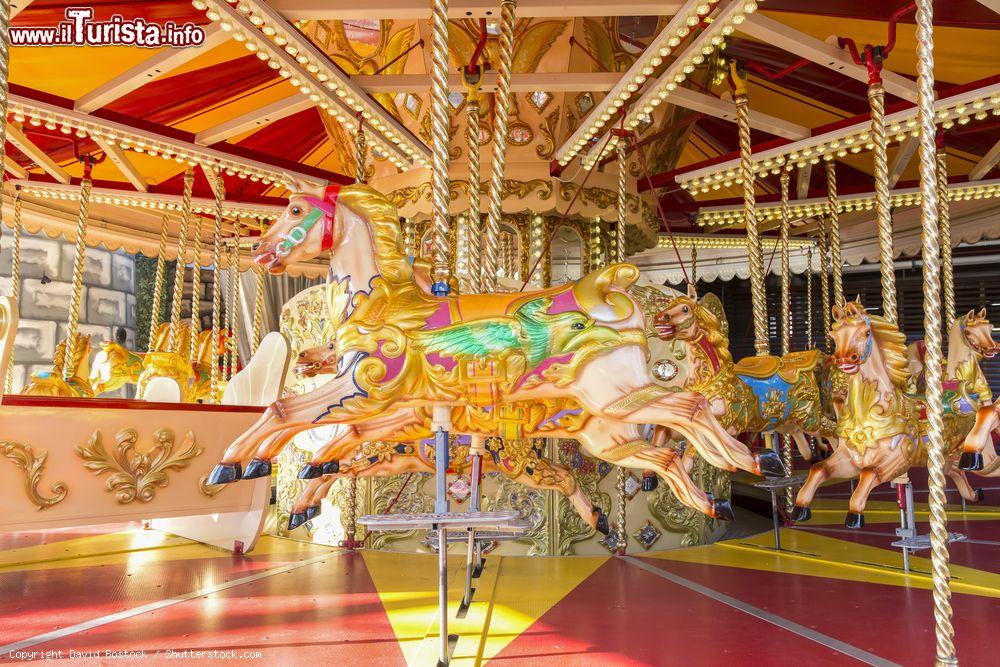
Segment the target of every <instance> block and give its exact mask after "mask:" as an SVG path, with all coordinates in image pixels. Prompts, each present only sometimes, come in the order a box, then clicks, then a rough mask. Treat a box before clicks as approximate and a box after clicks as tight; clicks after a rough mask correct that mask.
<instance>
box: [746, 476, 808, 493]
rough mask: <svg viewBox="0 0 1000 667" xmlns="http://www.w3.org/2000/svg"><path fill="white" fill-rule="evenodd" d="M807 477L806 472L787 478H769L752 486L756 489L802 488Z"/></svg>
mask: <svg viewBox="0 0 1000 667" xmlns="http://www.w3.org/2000/svg"><path fill="white" fill-rule="evenodd" d="M807 477H809V473H808V472H799V473H795V474H794V475H789V476H788V477H769V478H766V479H762V480H760V481H759V482H754V484H753V485H754V486H756V487H757V488H758V489H787V488H789V487H793V486H802V485H803V484H805V481H806V478H807Z"/></svg>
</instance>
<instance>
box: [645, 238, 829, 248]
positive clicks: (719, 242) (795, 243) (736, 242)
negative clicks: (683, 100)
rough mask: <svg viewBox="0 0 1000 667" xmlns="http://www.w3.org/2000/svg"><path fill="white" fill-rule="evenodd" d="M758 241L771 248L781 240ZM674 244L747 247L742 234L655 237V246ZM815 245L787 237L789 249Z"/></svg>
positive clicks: (682, 245)
mask: <svg viewBox="0 0 1000 667" xmlns="http://www.w3.org/2000/svg"><path fill="white" fill-rule="evenodd" d="M760 242H761V246H762V247H763V248H764V249H765V250H772V249H774V248H775V247H776V246H777V245H778V244H779V243H780V242H781V240H780V239H775V238H771V237H763V238H761V240H760ZM674 244H676V245H677V247H678V248H680V249H684V250H690V249H692V248H697V249H698V250H704V249H707V250H742V249H745V248H746V247H747V240H746V238H744V237H742V236H711V235H706V236H685V235H677V234H675V235H674V237H673V239H672V240H671V238H670V235H669V234H660V235H659V236H658V237H657V239H656V247H657V248H673V247H674ZM815 245H816V242H815V241H814V240H812V239H803V238H794V239H788V247H789V248H790V249H791V250H798V249H800V248H812V247H814V246H815Z"/></svg>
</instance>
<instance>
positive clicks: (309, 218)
mask: <svg viewBox="0 0 1000 667" xmlns="http://www.w3.org/2000/svg"><path fill="white" fill-rule="evenodd" d="M290 180H291V181H292V194H291V195H289V197H288V205H287V206H285V210H284V211H282V212H281V215H280V216H278V219H277V220H275V221H274V223H273V224H272V225H271V226H270V227H269V228H268V230H267V231H266V232H265V233H264V234H263V236H261V238H260V241H259V242H258V243H257V246H256V247H255V248H254V250H253V255H252V256H253V259H254V261H256V262H257V263H258V264H260V265H262V266H264V267H266V268H267V270H268V271H269V272H270V273H273V274H280V273H283V272H284V271H285V269H286V268H287V267H288V265H289V264H292V263H294V262H299V261H305V260H308V259H312V258H313V257H316V256H318V255H319V254H320V253H322V252H323V251H324V250H329V249H330V248H331V247H332V246H333V235H334V226H335V225H334V220H335V217H336V211H337V194H338V192H339V188H337V187H336V186H334V187H327V186H326V185H320V184H315V183H305V182H302V181H299V180H296V179H294V178H292V179H290Z"/></svg>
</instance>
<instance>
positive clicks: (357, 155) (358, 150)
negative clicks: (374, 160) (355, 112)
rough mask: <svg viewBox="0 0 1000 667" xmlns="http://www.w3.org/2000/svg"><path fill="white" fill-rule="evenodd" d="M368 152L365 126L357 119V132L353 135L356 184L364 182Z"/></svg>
mask: <svg viewBox="0 0 1000 667" xmlns="http://www.w3.org/2000/svg"><path fill="white" fill-rule="evenodd" d="M367 150H368V144H367V140H366V138H365V126H364V124H363V123H362V121H361V118H360V117H359V118H358V131H357V132H355V134H354V181H355V182H356V183H364V182H365V155H366V153H367Z"/></svg>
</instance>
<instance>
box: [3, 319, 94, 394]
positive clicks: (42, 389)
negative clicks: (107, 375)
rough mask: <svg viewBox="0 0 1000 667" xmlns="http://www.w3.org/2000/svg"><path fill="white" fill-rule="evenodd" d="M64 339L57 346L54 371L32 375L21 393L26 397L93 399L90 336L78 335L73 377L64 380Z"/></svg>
mask: <svg viewBox="0 0 1000 667" xmlns="http://www.w3.org/2000/svg"><path fill="white" fill-rule="evenodd" d="M67 340H68V339H63V340H61V341H60V342H59V344H58V345H56V352H55V355H54V357H53V359H52V370H48V371H36V372H34V373H32V374H31V382H30V383H29V384H28V386H26V387H25V388H24V390H22V391H21V393H22V394H24V395H26V396H68V397H85V398H92V397H93V396H94V391H93V389H92V388H91V386H90V336H87V335H84V334H79V333H78V334H76V344H75V345H73V359H72V360H71V366H72V368H73V372H72V375H71V376H70V378H69V379H68V380H64V379H63V374H62V367H63V359H65V357H66V341H67Z"/></svg>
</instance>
